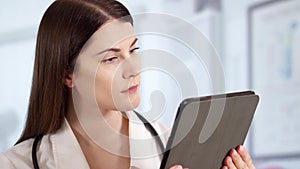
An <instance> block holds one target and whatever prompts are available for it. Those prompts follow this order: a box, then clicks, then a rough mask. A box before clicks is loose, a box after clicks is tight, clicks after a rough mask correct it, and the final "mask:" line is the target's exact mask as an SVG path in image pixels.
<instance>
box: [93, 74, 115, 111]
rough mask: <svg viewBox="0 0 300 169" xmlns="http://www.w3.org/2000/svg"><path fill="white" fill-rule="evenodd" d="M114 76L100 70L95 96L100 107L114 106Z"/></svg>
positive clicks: (97, 75) (96, 80)
mask: <svg viewBox="0 0 300 169" xmlns="http://www.w3.org/2000/svg"><path fill="white" fill-rule="evenodd" d="M112 83H113V74H112V73H111V72H109V71H103V70H101V69H99V70H98V71H97V74H96V77H95V96H96V99H97V103H98V106H99V107H103V106H104V107H107V106H109V107H111V106H112V91H113V89H112Z"/></svg>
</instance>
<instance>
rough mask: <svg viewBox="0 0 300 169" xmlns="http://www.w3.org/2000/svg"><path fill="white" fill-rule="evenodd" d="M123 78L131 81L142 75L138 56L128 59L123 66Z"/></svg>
mask: <svg viewBox="0 0 300 169" xmlns="http://www.w3.org/2000/svg"><path fill="white" fill-rule="evenodd" d="M123 66H124V67H123V70H124V72H123V75H122V76H123V78H124V79H129V78H132V77H135V76H138V75H139V74H140V59H139V58H138V56H131V57H127V58H126V59H125V60H124V64H123Z"/></svg>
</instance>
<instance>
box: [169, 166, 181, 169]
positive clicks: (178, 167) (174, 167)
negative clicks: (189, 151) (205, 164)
mask: <svg viewBox="0 0 300 169" xmlns="http://www.w3.org/2000/svg"><path fill="white" fill-rule="evenodd" d="M169 169H183V168H182V166H181V165H174V166H173V167H171V168H169Z"/></svg>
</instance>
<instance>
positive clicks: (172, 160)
mask: <svg viewBox="0 0 300 169" xmlns="http://www.w3.org/2000/svg"><path fill="white" fill-rule="evenodd" d="M258 101H259V96H258V95H256V94H255V93H254V92H253V91H244V92H236V93H228V94H222V95H212V96H205V97H197V98H188V99H185V100H183V101H182V102H181V104H180V106H179V108H178V111H177V114H176V118H175V122H174V125H173V128H172V132H171V135H170V137H169V140H168V143H167V147H166V150H167V151H166V152H165V153H164V156H163V159H162V163H161V166H160V169H167V168H170V167H172V166H174V165H176V164H180V165H182V166H183V167H187V168H189V169H199V168H201V169H220V168H221V167H222V165H223V160H224V158H225V157H226V155H227V154H228V152H229V151H230V149H232V148H236V147H237V146H238V145H241V144H243V143H244V140H245V137H246V135H247V132H248V129H249V127H250V124H251V121H252V118H253V115H254V112H255V110H256V107H257V104H258Z"/></svg>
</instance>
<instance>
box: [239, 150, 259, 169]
mask: <svg viewBox="0 0 300 169" xmlns="http://www.w3.org/2000/svg"><path fill="white" fill-rule="evenodd" d="M237 152H238V153H239V154H240V156H241V158H242V159H243V160H244V161H245V162H246V164H247V166H248V167H249V168H250V169H255V166H254V165H253V163H252V160H251V157H250V155H249V153H248V152H247V150H246V149H245V147H244V146H242V145H240V146H239V147H238V148H237Z"/></svg>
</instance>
